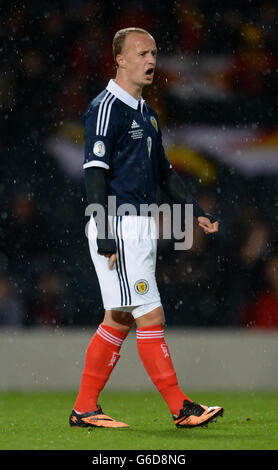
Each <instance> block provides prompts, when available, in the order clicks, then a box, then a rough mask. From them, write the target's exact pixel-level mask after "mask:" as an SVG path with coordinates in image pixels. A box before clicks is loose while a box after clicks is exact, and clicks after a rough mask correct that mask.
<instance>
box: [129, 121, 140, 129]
mask: <svg viewBox="0 0 278 470" xmlns="http://www.w3.org/2000/svg"><path fill="white" fill-rule="evenodd" d="M137 127H140V126H139V124H138V122H136V121H135V120H134V119H133V121H132V124H131V129H136V128H137Z"/></svg>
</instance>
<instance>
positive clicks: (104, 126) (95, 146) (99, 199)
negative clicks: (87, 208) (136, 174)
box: [83, 94, 116, 261]
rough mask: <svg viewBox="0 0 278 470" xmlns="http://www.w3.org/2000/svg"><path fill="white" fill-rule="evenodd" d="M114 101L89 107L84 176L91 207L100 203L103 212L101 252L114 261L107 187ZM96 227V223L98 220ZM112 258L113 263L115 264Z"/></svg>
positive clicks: (98, 241) (98, 236) (85, 133)
mask: <svg viewBox="0 0 278 470" xmlns="http://www.w3.org/2000/svg"><path fill="white" fill-rule="evenodd" d="M112 105H113V99H112V100H111V97H110V96H109V94H106V95H104V97H103V99H102V100H100V101H99V103H98V104H97V105H95V106H92V105H90V106H89V108H88V110H87V112H86V114H85V116H84V118H83V123H84V144H85V149H84V150H85V152H84V153H85V155H84V164H83V168H84V176H85V189H86V197H87V201H88V203H89V204H100V205H101V206H102V208H103V209H104V219H105V220H104V221H103V222H104V227H105V237H103V233H102V236H101V237H100V234H99V230H98V227H97V230H98V235H97V246H98V253H99V254H101V255H104V256H109V257H110V260H111V257H112V256H113V259H115V254H116V242H115V240H114V238H113V236H112V233H111V232H110V228H109V223H108V184H109V173H108V170H109V167H110V157H111V149H112V147H113V143H114V139H115V134H116V133H115V128H114V127H115V126H114V125H113V123H115V122H116V120H115V119H113V118H111V115H112V116H113V114H112V111H113V110H112ZM95 221H96V225H97V220H96V218H95ZM113 259H112V261H113Z"/></svg>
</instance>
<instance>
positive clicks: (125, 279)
mask: <svg viewBox="0 0 278 470" xmlns="http://www.w3.org/2000/svg"><path fill="white" fill-rule="evenodd" d="M109 222H110V227H111V231H112V233H113V235H114V237H115V240H116V244H117V261H116V263H115V264H114V267H113V269H112V270H110V269H109V258H106V257H105V256H103V255H99V254H98V253H97V242H96V237H97V229H96V224H95V220H94V218H93V216H91V218H90V221H89V226H88V239H89V248H90V253H91V258H92V261H93V263H94V267H95V270H96V274H97V277H98V281H99V285H100V290H101V295H102V301H103V306H104V308H105V309H106V310H121V311H129V312H131V313H132V314H133V316H134V318H138V317H139V316H142V315H144V314H145V313H148V311H151V310H153V309H154V308H156V307H157V306H159V305H161V300H160V294H159V291H158V288H157V283H156V278H155V270H156V252H157V236H156V233H157V232H156V224H155V220H154V218H153V217H145V216H133V215H127V216H117V217H110V218H109ZM149 304H152V305H150V308H149ZM139 307H140V308H139Z"/></svg>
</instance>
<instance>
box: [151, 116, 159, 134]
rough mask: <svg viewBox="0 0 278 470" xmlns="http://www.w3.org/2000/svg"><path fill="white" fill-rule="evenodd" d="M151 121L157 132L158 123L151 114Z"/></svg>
mask: <svg viewBox="0 0 278 470" xmlns="http://www.w3.org/2000/svg"><path fill="white" fill-rule="evenodd" d="M150 119H151V123H152V125H153V127H154V128H155V130H156V132H158V124H157V120H156V119H155V117H153V116H151V118H150Z"/></svg>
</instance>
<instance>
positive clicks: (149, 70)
mask: <svg viewBox="0 0 278 470" xmlns="http://www.w3.org/2000/svg"><path fill="white" fill-rule="evenodd" d="M153 72H154V67H150V68H149V69H147V70H146V72H145V74H146V75H149V76H150V75H152V74H153Z"/></svg>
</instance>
